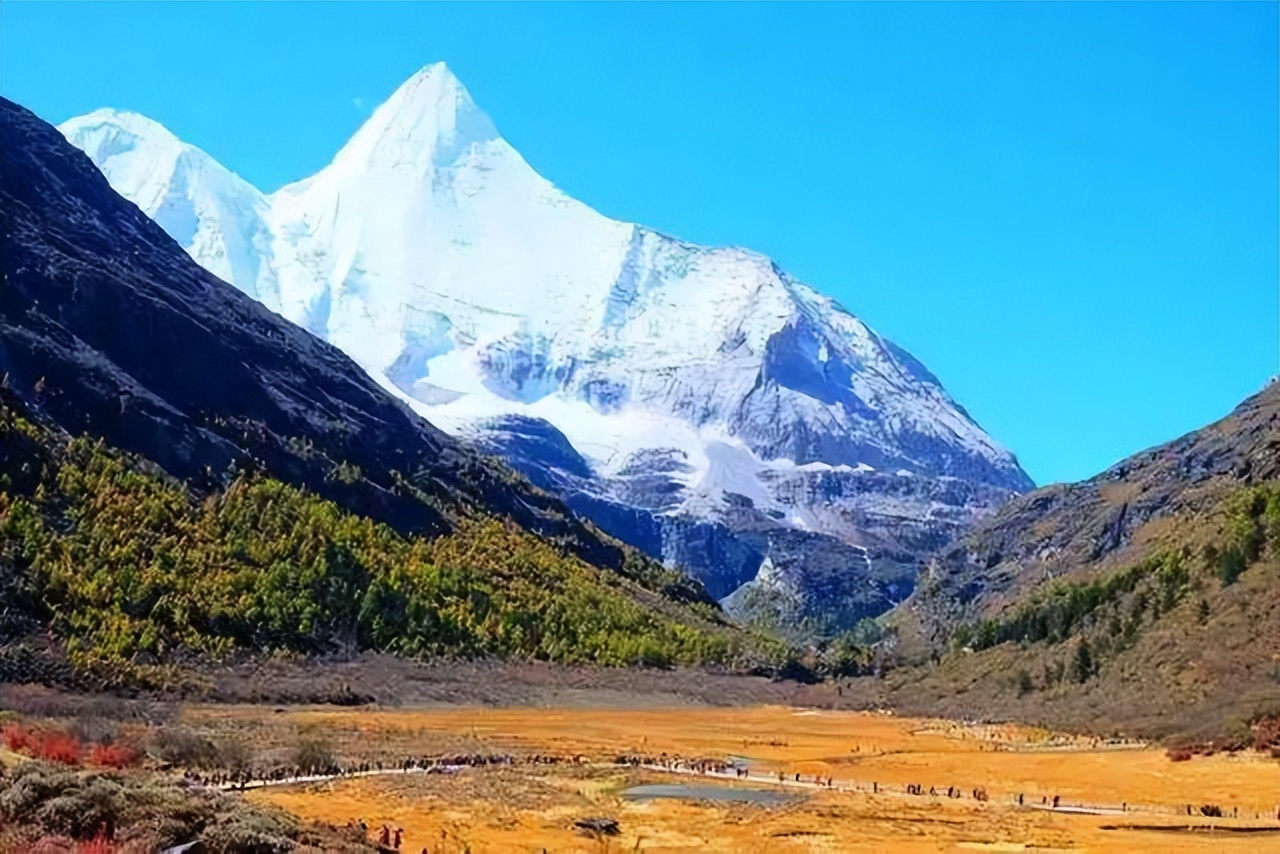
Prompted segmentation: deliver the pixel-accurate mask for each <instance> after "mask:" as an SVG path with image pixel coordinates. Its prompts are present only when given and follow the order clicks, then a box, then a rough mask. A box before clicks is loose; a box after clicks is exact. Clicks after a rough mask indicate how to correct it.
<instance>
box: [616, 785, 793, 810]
mask: <svg viewBox="0 0 1280 854" xmlns="http://www.w3.org/2000/svg"><path fill="white" fill-rule="evenodd" d="M622 797H624V798H627V799H629V800H633V801H652V800H657V799H660V798H678V799H681V800H686V801H729V802H732V803H747V804H762V805H764V806H777V805H779V804H786V803H791V802H792V801H796V800H800V798H799V796H797V795H794V794H790V793H788V792H777V791H773V790H771V789H737V788H734V787H732V786H715V785H706V784H701V785H699V784H692V785H690V784H685V783H654V784H651V785H648V786H632V787H631V788H630V789H626V790H624V791H623V792H622Z"/></svg>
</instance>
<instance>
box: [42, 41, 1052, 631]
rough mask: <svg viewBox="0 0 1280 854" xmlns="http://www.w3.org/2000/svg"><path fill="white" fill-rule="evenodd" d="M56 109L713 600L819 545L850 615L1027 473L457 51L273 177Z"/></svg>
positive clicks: (809, 599) (131, 172) (438, 402)
mask: <svg viewBox="0 0 1280 854" xmlns="http://www.w3.org/2000/svg"><path fill="white" fill-rule="evenodd" d="M60 130H61V131H62V132H63V134H64V135H65V136H66V137H67V138H68V139H69V140H70V141H71V142H72V143H73V144H74V145H76V146H77V147H79V148H80V149H82V150H83V151H85V152H86V153H87V154H88V155H89V156H90V158H92V159H93V161H94V162H95V163H96V164H97V165H98V167H99V168H100V169H101V170H102V171H103V173H104V174H105V175H106V177H107V178H108V180H109V181H110V182H111V184H112V186H113V187H114V188H115V189H116V190H117V191H118V192H119V193H120V194H121V195H123V196H125V197H126V198H128V199H130V200H132V201H133V202H134V203H136V204H137V205H138V206H139V207H140V208H141V209H142V210H143V211H144V212H145V213H147V214H148V215H149V216H151V217H152V218H153V219H155V220H156V222H157V223H159V224H160V225H161V226H162V227H163V228H164V229H165V230H166V231H167V232H168V233H169V234H170V235H171V236H172V237H173V238H174V239H175V240H176V241H177V242H178V243H180V244H181V245H182V246H183V248H184V249H186V251H187V252H188V253H189V254H190V255H191V256H192V257H193V258H194V259H195V260H196V261H197V262H198V263H200V264H201V265H203V266H204V267H206V268H207V269H209V270H210V271H212V272H213V273H215V274H216V275H218V276H219V277H221V278H223V279H225V280H226V281H228V282H231V283H232V284H234V285H235V286H236V287H238V288H240V289H241V290H242V291H244V292H245V293H247V294H249V295H251V296H253V297H255V298H256V299H258V300H260V301H261V302H262V303H264V304H265V305H266V306H268V307H269V308H271V309H272V310H274V311H276V312H278V313H279V314H281V315H283V316H284V317H285V318H287V319H289V320H291V321H293V322H294V323H296V324H298V325H300V326H302V327H304V328H306V329H308V330H309V331H311V332H312V333H314V334H316V335H318V336H320V337H322V338H325V339H326V340H328V341H330V342H331V343H333V344H335V345H337V346H338V347H340V348H341V349H343V350H344V351H346V352H347V353H348V354H349V355H350V356H352V357H353V358H354V359H355V360H356V361H357V362H358V363H359V364H360V365H361V366H362V367H363V368H364V369H365V370H367V371H368V372H369V373H370V375H371V376H373V377H374V378H375V379H376V380H377V381H378V382H380V383H381V384H382V385H383V386H384V387H386V388H388V389H389V390H392V391H393V392H394V393H396V394H397V395H399V396H400V397H401V398H402V399H403V400H404V401H405V402H406V403H407V404H409V405H410V406H412V407H413V408H414V409H416V410H417V411H419V412H420V413H421V414H423V415H424V416H426V417H427V418H429V419H430V420H431V421H433V422H435V423H436V424H438V425H439V426H441V427H444V428H445V429H448V430H451V431H453V432H455V433H463V434H467V435H470V436H472V437H473V438H474V439H475V440H476V441H478V442H481V443H482V444H484V445H485V446H486V447H489V448H491V449H492V450H493V451H494V452H496V453H501V454H503V455H504V456H507V457H508V458H509V459H510V460H511V461H512V463H513V464H514V465H515V466H516V467H517V468H519V469H520V470H521V471H523V472H525V473H526V474H527V475H529V476H530V477H531V478H532V479H534V480H535V482H537V483H539V485H541V486H544V487H545V488H548V489H552V490H555V491H557V492H559V493H560V494H561V495H563V496H564V497H565V498H566V500H567V501H568V502H569V503H570V505H571V506H573V507H574V508H575V509H576V510H577V511H578V512H580V513H583V514H584V515H586V516H588V517H590V518H592V519H594V520H596V521H597V523H598V524H600V525H601V527H603V528H604V529H605V530H607V531H609V532H610V533H614V534H615V535H617V536H619V537H620V538H621V539H624V540H629V541H631V542H633V543H635V544H637V545H639V546H640V547H642V548H645V549H647V550H649V551H651V552H653V553H655V554H657V555H660V556H662V557H664V558H665V559H667V560H669V561H672V562H675V563H679V564H681V565H683V566H685V567H686V568H688V569H690V570H691V571H692V572H694V573H695V574H696V575H698V576H700V577H701V578H703V580H704V581H705V582H706V583H707V584H708V587H709V589H711V591H712V592H713V593H714V594H716V595H718V596H722V597H728V596H729V594H732V593H734V592H735V591H738V590H739V588H742V587H743V585H747V588H744V589H752V588H751V585H752V584H755V585H756V587H757V588H758V587H760V586H762V585H763V586H765V587H768V588H769V589H777V590H781V589H782V587H781V586H778V585H776V584H772V583H771V582H770V579H777V578H779V577H783V576H787V577H789V578H790V579H791V581H790V582H789V583H788V585H789V587H795V586H796V583H795V580H796V579H799V578H803V577H806V576H805V573H809V574H812V573H813V567H815V566H822V567H824V569H823V570H822V571H821V572H820V573H818V574H819V575H821V576H822V580H821V582H820V583H817V582H815V583H814V584H816V586H817V588H821V589H819V590H816V591H815V589H814V584H810V585H809V587H807V588H806V587H805V586H804V585H803V584H801V585H800V588H801V592H800V593H798V594H795V595H797V596H799V597H800V598H801V599H803V600H805V601H803V602H801V603H800V606H799V607H800V610H801V611H804V612H805V613H807V614H811V615H821V614H828V615H829V614H831V613H839V614H842V615H843V616H841V617H840V618H838V619H835V620H831V619H826V620H820V621H819V622H821V623H822V627H823V630H835V629H837V628H839V626H840V625H842V624H844V623H846V622H848V620H852V619H856V618H857V617H858V616H863V615H866V614H869V613H878V612H879V611H881V610H884V608H886V607H888V606H889V605H891V604H892V602H893V601H895V600H896V599H898V598H901V597H902V596H905V595H906V593H907V592H909V590H910V586H911V584H912V583H913V582H914V577H915V572H916V562H917V560H918V558H919V556H920V554H921V553H922V552H923V550H925V549H927V548H932V547H935V546H936V545H939V544H941V543H942V542H945V541H946V540H947V539H949V538H950V537H951V536H953V535H954V534H955V533H956V532H958V531H959V530H960V529H961V528H963V527H964V526H965V525H967V524H968V522H969V521H970V520H971V519H972V518H974V517H975V516H977V515H980V514H982V513H984V512H986V511H988V510H989V509H990V508H992V507H994V506H995V505H996V504H998V503H1000V502H1001V501H1003V500H1004V499H1005V498H1006V497H1008V495H1010V494H1011V493H1013V492H1018V491H1023V490H1025V489H1027V488H1029V487H1030V486H1031V481H1030V480H1029V479H1028V478H1027V476H1026V475H1025V474H1024V473H1023V472H1022V470H1021V469H1020V468H1019V466H1018V464H1017V461H1016V460H1015V459H1014V457H1013V456H1012V455H1011V454H1010V453H1009V452H1008V451H1006V450H1004V449H1003V448H1002V447H1000V446H999V445H998V444H997V443H996V442H995V441H994V440H992V439H991V438H990V437H989V436H988V435H987V434H986V433H985V432H984V431H983V430H982V429H981V428H980V427H979V426H978V425H977V423H975V422H974V420H973V419H972V418H970V417H969V415H968V414H967V413H966V412H965V411H964V409H963V408H962V407H960V406H959V405H958V404H957V403H956V402H955V401H953V400H952V399H951V397H950V396H949V395H948V394H947V392H946V391H945V390H944V389H943V388H942V386H941V384H940V383H939V382H938V380H937V379H936V378H935V377H934V376H933V375H932V374H931V373H930V372H929V371H928V370H927V369H925V367H924V366H923V365H921V364H920V363H919V362H918V361H917V360H915V359H914V358H912V357H911V356H910V355H909V354H907V353H906V352H905V351H903V350H902V349H900V348H898V347H897V346H895V345H894V344H892V343H891V342H889V341H888V340H886V339H884V338H882V337H881V336H880V335H878V334H876V333H875V332H874V331H872V330H871V329H870V328H869V327H868V326H866V325H865V324H864V323H862V321H860V320H859V319H858V318H856V317H855V316H853V315H852V314H850V313H849V312H848V311H846V310H845V309H844V308H843V307H841V306H840V305H838V304H837V303H836V302H834V301H833V300H831V299H829V298H828V297H825V296H823V295H822V294H820V293H818V292H816V291H814V290H812V289H811V288H809V287H807V286H806V285H804V284H802V283H800V282H798V281H796V280H795V279H793V278H792V277H790V276H789V275H787V274H786V273H785V272H783V271H782V270H780V269H779V268H778V267H777V266H776V265H775V264H774V263H772V262H771V261H770V260H769V259H768V258H766V257H764V256H762V255H759V254H757V253H754V252H750V251H746V250H743V249H738V248H708V247H703V246H698V245H695V244H691V243H687V242H684V241H681V240H677V239H675V238H672V237H668V236H666V235H663V234H660V233H658V232H655V231H652V230H650V229H648V228H645V227H642V226H639V225H634V224H630V223H624V222H618V221H615V220H612V219H609V218H607V217H605V216H603V215H601V214H599V213H597V212H596V211H594V210H593V209H591V208H590V207H588V206H586V205H584V204H582V203H581V202H578V201H576V200H574V199H571V198H569V197H568V196H566V195H565V194H564V193H562V192H560V191H559V190H558V189H556V188H555V187H554V186H553V185H552V184H551V183H550V182H549V181H547V180H546V179H545V178H543V177H542V176H541V175H539V174H538V173H537V172H536V171H534V170H533V169H532V168H531V167H530V166H529V164H528V163H526V162H525V161H524V159H523V158H522V157H521V156H520V154H519V153H518V152H516V151H515V149H513V148H512V147H511V146H510V145H509V144H508V143H507V142H506V141H505V140H504V139H503V138H502V137H501V136H500V135H499V134H498V132H497V129H496V128H495V126H494V124H493V122H492V121H490V119H489V118H488V116H486V115H485V114H484V113H483V112H482V111H481V110H480V109H479V108H478V107H477V106H476V105H475V103H474V102H473V101H472V100H471V97H470V95H469V94H468V93H467V91H466V89H465V88H464V87H463V86H462V84H461V83H460V82H459V81H458V80H457V78H456V77H454V76H453V74H452V73H451V72H450V71H449V70H448V69H447V68H446V67H445V66H444V65H443V64H437V65H433V66H430V67H428V68H425V69H423V70H422V71H420V72H418V73H417V74H415V75H414V76H413V77H411V78H410V79H409V80H408V81H407V82H406V83H404V84H403V85H402V86H401V87H400V88H399V89H397V90H396V92H395V93H394V94H393V95H392V96H391V97H390V98H389V99H388V100H387V101H386V102H385V103H383V104H382V105H381V106H380V107H378V109H377V110H375V111H374V113H373V114H372V116H371V117H370V118H369V119H368V120H367V121H366V122H365V124H364V125H363V126H362V127H361V128H360V129H359V130H358V131H357V133H356V134H355V135H354V136H353V137H352V138H351V140H350V141H349V142H348V143H347V144H346V145H345V146H343V147H342V149H341V150H340V151H339V152H338V154H337V156H336V157H335V158H334V160H333V161H332V162H331V163H330V164H329V165H328V166H326V167H325V168H324V169H322V170H321V171H320V172H318V173H317V174H315V175H313V176H311V177H310V178H306V179H305V180H302V181H298V182H297V183H294V184H290V185H288V186H285V187H284V188H282V189H280V190H278V191H276V192H274V193H271V194H264V193H262V192H260V191H259V190H258V189H256V188H255V187H253V186H252V185H250V184H249V183H248V182H246V181H244V180H243V179H241V178H240V177H238V176H237V175H235V174H234V173H233V172H231V171H230V170H228V169H226V168H225V167H223V166H222V165H221V164H219V163H217V162H216V161H215V160H214V159H213V158H212V157H210V156H209V155H207V154H206V153H204V152H203V151H201V150H200V149H198V148H195V147H194V146H191V145H189V144H186V143H183V142H181V141H180V140H178V139H177V138H176V137H174V136H173V135H172V134H171V133H169V132H168V131H167V130H166V129H165V128H163V127H162V126H160V125H159V124H157V123H156V122H154V121H151V120H150V119H147V118H144V117H142V116H139V115H136V114H132V113H125V112H115V111H111V110H98V111H96V112H93V113H90V114H88V115H85V116H81V117H78V118H75V119H71V120H70V121H68V122H66V123H64V124H63V125H61V127H60ZM818 553H822V554H826V555H828V556H829V559H827V560H825V562H824V561H823V560H820V559H818V558H817V557H815V555H817V554H818ZM762 567H763V570H764V571H763V572H761V578H760V579H759V581H758V582H753V579H754V578H755V576H756V575H757V573H758V572H760V571H761V568H762ZM789 567H790V569H789ZM877 571H880V572H881V573H882V577H876V572H877ZM788 572H790V573H791V574H790V575H789V576H788V575H787V573H788ZM888 579H891V580H888ZM891 588H892V589H891ZM868 591H872V593H868ZM757 592H758V591H757ZM743 598H744V595H743V593H742V592H739V593H738V594H737V595H736V596H734V597H733V598H732V599H731V600H729V601H730V603H732V602H736V601H740V600H742V599H743ZM755 598H756V599H759V598H760V596H758V595H757V596H756V597H755ZM766 598H767V597H766ZM792 610H794V609H792Z"/></svg>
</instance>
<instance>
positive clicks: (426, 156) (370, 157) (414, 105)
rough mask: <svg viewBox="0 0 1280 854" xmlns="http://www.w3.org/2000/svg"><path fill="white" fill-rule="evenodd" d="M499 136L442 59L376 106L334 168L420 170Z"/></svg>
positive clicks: (452, 159)
mask: <svg viewBox="0 0 1280 854" xmlns="http://www.w3.org/2000/svg"><path fill="white" fill-rule="evenodd" d="M500 141H501V138H500V137H499V136H498V131H497V128H495V127H494V125H493V122H492V121H491V120H490V119H489V117H488V116H487V115H485V113H484V112H483V111H482V110H481V109H480V108H479V107H477V106H476V104H475V101H473V100H472V99H471V95H470V93H468V92H467V90H466V87H464V86H463V85H462V83H461V81H459V80H458V78H457V77H455V76H454V75H453V72H451V71H450V70H449V69H448V67H447V66H445V64H444V63H443V62H439V63H436V64H435V65H429V66H427V67H426V68H423V69H422V70H421V71H419V72H418V73H416V74H414V75H413V76H412V77H410V78H409V79H408V80H406V81H405V82H404V83H403V84H402V85H401V86H400V88H398V89H396V91H395V92H394V93H392V95H391V97H390V98H388V99H387V100H386V101H385V102H383V103H382V105H381V106H379V107H378V108H377V109H376V110H374V112H373V115H371V116H370V117H369V119H368V121H366V122H365V123H364V125H363V126H362V127H361V128H360V129H359V130H358V131H357V132H356V134H355V136H353V137H352V138H351V140H350V141H349V142H348V143H347V144H346V145H345V146H344V147H343V148H342V150H341V151H340V152H339V153H338V155H337V157H335V158H334V161H333V164H332V165H331V166H330V167H329V169H330V170H334V171H338V172H343V173H347V172H365V171H369V170H392V171H396V172H406V171H408V172H410V173H412V174H416V175H419V176H421V175H424V174H429V173H432V172H435V171H437V170H440V169H446V168H449V167H450V166H452V165H454V164H455V163H456V162H457V161H458V160H459V159H460V158H461V157H463V156H464V155H466V154H468V153H471V152H473V151H475V150H476V149H477V148H482V147H484V146H485V145H486V144H489V143H495V142H500ZM504 144H505V143H504Z"/></svg>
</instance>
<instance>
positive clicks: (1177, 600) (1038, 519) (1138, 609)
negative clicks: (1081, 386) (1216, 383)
mask: <svg viewBox="0 0 1280 854" xmlns="http://www.w3.org/2000/svg"><path fill="white" fill-rule="evenodd" d="M892 619H893V622H894V624H895V625H896V626H897V629H898V638H899V646H898V654H899V655H900V656H901V657H903V658H904V659H906V660H907V661H914V662H921V663H920V664H918V665H917V666H915V667H911V668H907V669H903V670H900V671H899V672H897V673H895V674H894V675H893V677H892V678H891V686H892V687H891V693H892V695H893V696H894V697H895V698H896V701H897V702H899V703H900V704H901V705H904V706H905V707H907V708H927V709H929V710H930V711H933V712H937V713H942V714H952V715H965V714H981V715H984V716H989V715H997V716H999V715H1008V716H1015V717H1019V718H1022V719H1031V720H1036V719H1039V720H1043V721H1044V722H1046V723H1050V724H1053V725H1058V726H1075V727H1080V728H1089V729H1104V730H1105V729H1120V730H1125V731H1130V732H1141V733H1143V734H1148V735H1169V734H1174V733H1184V734H1191V735H1199V736H1217V737H1223V736H1241V737H1242V736H1243V735H1244V734H1245V733H1247V725H1248V723H1249V722H1251V721H1252V720H1254V719H1256V718H1257V717H1258V716H1259V715H1262V714H1264V713H1267V714H1274V713H1276V712H1277V711H1280V656H1278V655H1277V653H1280V383H1272V384H1270V385H1269V386H1268V387H1267V388H1266V389H1264V390H1263V391H1262V392H1260V393H1258V394H1256V395H1254V396H1253V397H1251V398H1249V399H1248V400H1246V401H1245V402H1244V403H1242V404H1240V406H1238V407H1237V408H1236V409H1235V411H1234V412H1232V413H1231V414H1230V415H1229V416H1228V417H1226V418H1224V419H1222V420H1221V421H1218V422H1216V423H1215V424H1212V425H1210V426H1208V427H1205V428H1204V429H1201V430H1198V431H1196V432H1194V433H1190V434H1188V435H1186V436H1183V437H1182V438H1180V439H1177V440H1175V441H1173V442H1170V443H1168V444H1166V445H1162V446H1160V447H1158V448H1155V449H1152V450H1149V451H1145V452H1143V453H1141V454H1137V455H1135V456H1133V457H1130V458H1129V459H1127V460H1125V461H1123V462H1121V463H1119V464H1117V465H1115V466H1113V467H1111V468H1110V469H1108V470H1107V471H1105V472H1103V473H1102V474H1100V475H1098V476H1097V477H1094V478H1092V479H1090V480H1088V481H1084V482H1082V483H1076V484H1058V485H1054V486H1049V487H1045V488H1042V489H1038V490H1036V491H1034V492H1031V493H1029V494H1027V495H1024V496H1021V497H1019V498H1016V499H1014V500H1013V501H1011V502H1009V504H1007V505H1006V506H1005V507H1003V508H1002V509H1001V510H1000V511H999V512H998V513H997V514H995V515H994V516H993V517H992V518H991V519H990V520H988V521H987V522H985V523H983V524H981V525H979V526H978V527H977V528H976V529H975V530H974V531H973V532H972V533H971V534H970V535H968V536H967V537H965V538H964V539H963V540H961V541H960V542H959V543H957V544H956V545H955V546H953V547H951V548H949V549H948V550H946V551H944V552H943V553H942V554H940V555H939V556H938V557H937V558H936V559H935V560H934V561H933V562H932V563H931V565H930V566H929V567H928V569H927V571H926V573H925V575H924V577H923V579H922V583H921V585H920V587H919V588H918V590H917V591H916V593H915V594H914V595H913V596H912V597H911V598H910V599H908V600H907V602H905V603H904V604H903V606H902V607H901V608H899V609H898V611H897V612H895V614H894V615H893V618H892Z"/></svg>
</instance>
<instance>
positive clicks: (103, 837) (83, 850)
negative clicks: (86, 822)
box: [76, 830, 116, 854]
mask: <svg viewBox="0 0 1280 854" xmlns="http://www.w3.org/2000/svg"><path fill="white" fill-rule="evenodd" d="M115 850H116V846H115V843H113V842H112V841H111V840H110V839H108V838H107V832H106V831H105V830H99V831H98V835H97V836H95V837H93V839H90V840H89V841H88V842H81V843H79V844H77V845H76V854H113V852H114V851H115Z"/></svg>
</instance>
